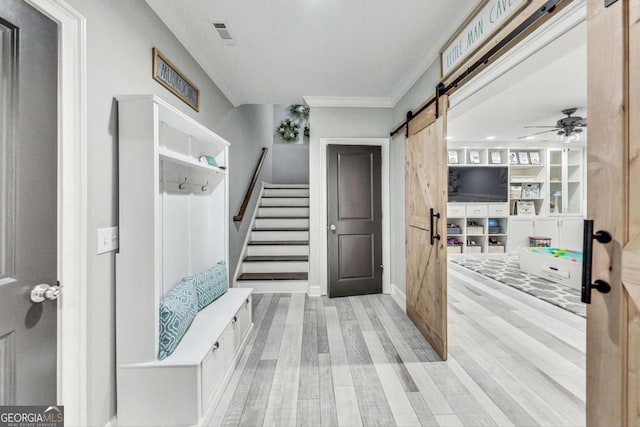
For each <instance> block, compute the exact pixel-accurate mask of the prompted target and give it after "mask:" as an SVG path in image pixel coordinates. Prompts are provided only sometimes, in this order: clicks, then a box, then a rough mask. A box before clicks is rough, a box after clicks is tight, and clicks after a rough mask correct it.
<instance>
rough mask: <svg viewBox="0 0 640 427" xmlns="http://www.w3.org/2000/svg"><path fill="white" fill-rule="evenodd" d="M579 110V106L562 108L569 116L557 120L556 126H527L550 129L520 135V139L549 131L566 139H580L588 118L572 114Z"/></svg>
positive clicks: (529, 127) (563, 112) (528, 127)
mask: <svg viewBox="0 0 640 427" xmlns="http://www.w3.org/2000/svg"><path fill="white" fill-rule="evenodd" d="M576 111H577V108H567V109H566V110H562V114H565V115H566V116H567V117H563V118H561V119H560V120H558V121H557V122H556V125H555V126H525V128H526V129H532V128H538V129H544V128H550V129H549V130H543V131H542V132H537V133H534V134H531V135H524V136H521V137H518V139H526V138H530V137H533V136H536V135H540V134H543V133H547V132H556V134H557V135H558V138H560V139H562V140H564V141H567V142H569V141H578V140H579V139H580V134H581V133H582V128H585V127H587V118H586V117H580V116H572V114H573V113H575V112H576Z"/></svg>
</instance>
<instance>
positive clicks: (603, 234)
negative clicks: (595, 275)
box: [580, 219, 612, 304]
mask: <svg viewBox="0 0 640 427" xmlns="http://www.w3.org/2000/svg"><path fill="white" fill-rule="evenodd" d="M594 240H596V241H598V243H602V244H606V243H609V242H610V241H611V240H612V238H611V234H610V233H609V232H608V231H603V230H599V231H596V232H595V234H594V233H593V220H592V219H585V220H584V236H583V238H582V257H583V259H582V297H581V298H580V300H581V301H582V302H583V303H585V304H591V290H592V289H596V290H597V291H598V292H601V293H603V294H607V293H609V292H610V291H611V285H609V284H608V283H607V282H605V281H604V280H600V279H598V280H596V281H595V282H592V281H591V265H592V262H593V241H594Z"/></svg>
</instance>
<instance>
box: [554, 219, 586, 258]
mask: <svg viewBox="0 0 640 427" xmlns="http://www.w3.org/2000/svg"><path fill="white" fill-rule="evenodd" d="M558 226H559V227H558V246H560V247H563V248H567V249H573V250H580V251H581V250H582V243H583V242H582V237H583V234H584V233H583V231H584V228H583V227H584V220H583V219H582V218H561V219H559V220H558Z"/></svg>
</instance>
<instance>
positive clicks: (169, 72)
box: [152, 47, 200, 111]
mask: <svg viewBox="0 0 640 427" xmlns="http://www.w3.org/2000/svg"><path fill="white" fill-rule="evenodd" d="M152 76H153V79H154V80H155V81H157V82H158V83H160V84H161V85H162V86H164V87H165V88H167V89H168V90H169V91H170V92H171V93H173V94H174V95H175V96H177V97H178V98H180V99H181V100H182V101H184V102H185V103H186V104H187V105H188V106H189V107H191V108H193V109H194V110H196V111H200V110H199V105H200V90H199V89H198V88H197V87H196V86H195V85H194V84H193V83H192V82H191V80H189V79H188V78H187V77H186V76H185V75H184V74H182V73H181V72H180V70H178V68H176V66H175V65H173V64H172V63H171V61H169V60H168V59H167V57H166V56H164V55H163V54H162V53H160V51H159V50H158V49H156V48H155V47H154V48H153V73H152Z"/></svg>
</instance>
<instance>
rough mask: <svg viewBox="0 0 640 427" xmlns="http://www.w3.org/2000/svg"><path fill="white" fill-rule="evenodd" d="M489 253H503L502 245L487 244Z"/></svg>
mask: <svg viewBox="0 0 640 427" xmlns="http://www.w3.org/2000/svg"><path fill="white" fill-rule="evenodd" d="M489 253H490V254H503V253H504V245H489Z"/></svg>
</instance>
